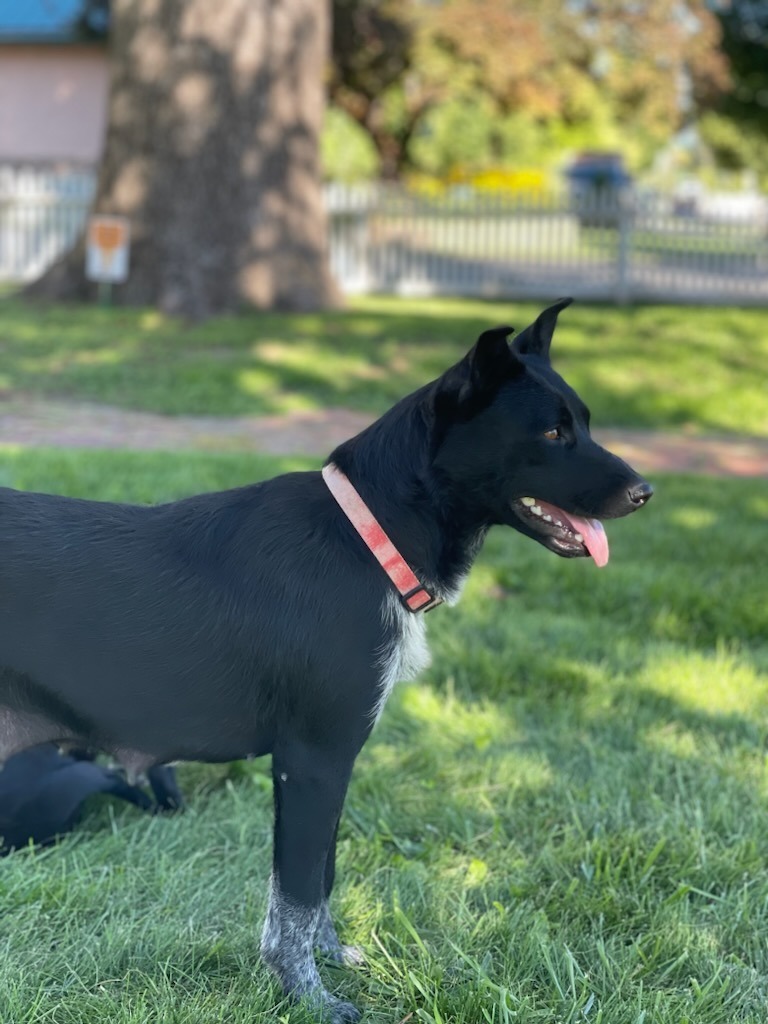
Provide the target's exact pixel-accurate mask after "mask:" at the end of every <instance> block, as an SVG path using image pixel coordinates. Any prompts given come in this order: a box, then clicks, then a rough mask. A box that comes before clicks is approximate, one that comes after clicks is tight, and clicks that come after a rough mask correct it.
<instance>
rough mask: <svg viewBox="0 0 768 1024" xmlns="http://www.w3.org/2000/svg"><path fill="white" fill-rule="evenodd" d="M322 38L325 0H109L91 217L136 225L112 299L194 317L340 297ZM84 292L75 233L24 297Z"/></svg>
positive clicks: (88, 287)
mask: <svg viewBox="0 0 768 1024" xmlns="http://www.w3.org/2000/svg"><path fill="white" fill-rule="evenodd" d="M327 37H328V12H327V9H326V6H325V3H324V0H320V2H317V0H113V3H112V29H111V47H112V52H111V73H112V84H111V91H110V103H109V125H108V130H107V138H106V147H105V152H104V157H103V160H102V164H101V167H100V173H99V180H98V187H97V196H96V200H95V205H94V212H97V213H105V214H120V215H123V216H125V217H127V218H128V219H129V221H130V228H131V257H130V259H131V270H130V275H129V278H128V281H127V282H126V283H125V284H123V285H119V286H117V292H116V294H117V298H118V301H122V302H125V303H128V304H133V305H153V306H158V307H160V308H161V309H163V310H165V311H166V312H169V313H172V314H177V315H181V316H184V317H189V318H192V319H201V318H204V317H207V316H210V315H213V314H216V313H220V312H225V311H229V310H234V309H237V308H239V307H241V306H243V305H253V306H258V307H270V308H284V309H299V310H302V309H317V308H321V307H325V306H328V305H330V304H332V303H334V301H335V300H336V297H337V293H336V289H335V287H334V285H333V282H332V279H331V276H330V272H329V269H328V262H327V253H326V221H325V215H324V211H323V205H322V194H321V178H320V167H319V149H318V133H319V130H320V125H321V119H322V112H323V100H324V97H323V92H324V88H323V76H324V70H325V59H326V47H327ZM93 289H94V286H93V285H92V284H90V283H89V282H87V281H86V280H85V277H84V239H81V240H80V241H79V242H78V243H77V245H76V246H75V248H74V249H73V250H72V251H71V252H70V253H68V254H67V255H66V256H65V257H63V258H62V259H61V260H60V261H59V262H58V263H57V264H55V265H54V266H53V267H52V268H51V269H50V270H49V271H48V272H47V273H46V274H45V275H44V276H43V277H42V278H41V279H40V280H39V281H37V282H35V283H33V284H32V285H31V286H30V288H29V291H30V292H31V293H32V294H35V295H42V296H46V297H50V298H56V299H73V298H86V297H89V296H91V295H92V294H93Z"/></svg>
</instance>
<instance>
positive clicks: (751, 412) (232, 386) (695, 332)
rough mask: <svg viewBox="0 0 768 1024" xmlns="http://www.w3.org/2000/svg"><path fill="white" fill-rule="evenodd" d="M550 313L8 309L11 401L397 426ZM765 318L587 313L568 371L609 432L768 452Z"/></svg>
mask: <svg viewBox="0 0 768 1024" xmlns="http://www.w3.org/2000/svg"><path fill="white" fill-rule="evenodd" d="M540 308H541V307H540V306H539V305H536V306H533V305H530V304H528V305H526V304H520V303H499V302H494V303H490V302H480V301H477V300H460V299H456V300H446V299H440V300H432V301H410V300H409V301H407V302H406V301H402V300H398V299H391V298H366V299H357V300H354V301H352V302H350V305H349V308H348V309H347V310H345V311H343V312H335V313H327V314H324V315H317V316H297V315H287V314H286V315H279V314H260V315H259V314H250V315H244V316H240V317H233V318H230V319H225V320H218V321H215V322H213V323H211V324H207V325H204V326H202V327H195V328H185V327H183V326H182V325H180V324H178V323H176V322H173V321H168V320H166V319H164V318H163V317H162V316H160V315H159V314H157V313H155V312H148V311H135V310H124V309H99V308H85V309H84V308H80V307H71V308H68V307H63V306H55V307H50V308H38V307H30V306H26V305H23V304H21V303H19V302H17V301H14V300H9V299H5V300H3V301H2V302H0V391H5V392H6V393H8V394H10V395H11V396H13V393H14V392H21V393H26V394H30V395H41V396H45V395H47V396H56V397H65V398H71V399H78V400H88V401H95V402H101V403H107V404H113V405H118V406H122V407H125V408H131V409H146V410H150V411H157V412H167V413H206V414H213V415H216V414H218V415H240V414H257V413H274V412H287V411H291V410H295V409H315V408H326V407H328V406H347V407H349V408H354V409H363V410H366V411H367V410H371V411H379V412H381V411H383V410H384V409H386V408H387V407H388V406H389V405H391V404H392V402H393V401H395V400H396V399H398V398H400V397H402V396H403V395H404V394H406V393H407V392H408V391H411V390H413V389H414V388H415V387H418V386H420V385H421V384H423V383H425V382H426V381H427V380H429V379H431V378H432V377H434V376H436V375H437V374H438V373H440V372H441V371H442V370H443V369H445V368H446V367H447V366H448V365H449V364H450V363H451V362H452V361H454V360H456V359H458V358H459V356H460V355H462V354H463V353H464V352H465V351H466V349H467V348H468V347H469V346H470V344H471V343H472V342H473V341H474V339H475V338H476V337H477V335H478V333H479V332H480V331H481V330H482V329H484V328H485V327H488V326H489V325H492V324H497V323H504V322H506V323H511V324H513V325H515V326H516V327H517V328H518V329H520V328H522V327H524V326H525V325H526V324H527V323H529V322H530V321H531V320H532V319H533V318H534V316H535V315H536V314H537V312H538V311H539V309H540ZM767 322H768V319H767V317H766V312H765V311H764V310H759V309H752V310H738V309H732V308H728V309H719V308H690V307H660V306H643V307H634V308H632V307H630V308H616V307H614V306H595V305H585V304H577V305H576V306H574V307H573V308H572V309H569V310H567V311H566V312H565V313H564V314H563V316H562V319H561V327H560V328H559V329H558V333H557V337H556V348H555V359H556V364H557V367H558V369H560V370H561V371H562V372H563V374H564V375H565V376H566V378H567V379H568V381H569V382H570V383H571V384H573V386H574V387H575V388H576V389H577V390H579V391H582V392H583V394H584V397H585V398H586V399H587V401H588V403H589V404H590V406H591V407H592V412H593V414H594V416H595V421H596V422H597V423H600V424H601V425H604V426H609V425H613V426H620V425H623V426H640V427H649V428H655V429H661V428H669V429H681V428H682V429H688V430H691V431H698V432H725V433H729V432H730V433H744V434H751V435H755V436H761V437H768V395H767V394H766V385H765V382H766V380H768V330H766V323H767Z"/></svg>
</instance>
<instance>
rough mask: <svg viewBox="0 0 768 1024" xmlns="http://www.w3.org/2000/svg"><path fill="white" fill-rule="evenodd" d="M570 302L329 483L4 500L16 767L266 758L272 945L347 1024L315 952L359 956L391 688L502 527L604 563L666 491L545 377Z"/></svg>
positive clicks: (2, 746)
mask: <svg viewBox="0 0 768 1024" xmlns="http://www.w3.org/2000/svg"><path fill="white" fill-rule="evenodd" d="M569 301H570V300H567V299H565V300H561V301H560V302H558V303H556V304H555V305H554V306H551V307H550V308H549V309H547V310H545V311H544V312H543V313H542V314H541V315H540V316H539V318H538V319H537V320H536V322H535V323H534V324H532V325H531V326H529V327H528V328H526V329H525V330H524V331H523V332H522V333H521V334H519V335H518V336H517V338H516V340H515V341H514V343H513V344H511V345H510V343H509V342H508V336H509V335H510V333H511V328H508V327H498V328H495V329H493V330H488V331H485V332H484V333H483V334H481V335H480V337H479V338H478V340H477V343H476V344H475V345H474V347H473V348H472V349H471V351H470V352H469V353H468V354H467V355H466V356H465V357H464V358H463V359H462V360H460V362H458V363H457V364H456V365H455V366H452V367H451V368H450V369H448V370H447V371H446V372H445V373H444V374H443V375H442V376H441V377H439V378H438V379H437V380H435V381H432V382H431V383H429V384H426V385H425V386H424V387H422V388H421V389H420V390H418V391H416V392H414V393H413V394H411V395H408V396H407V397H406V398H404V399H403V400H402V401H401V402H399V403H398V404H397V405H395V406H394V408H392V409H390V410H389V412H387V413H386V414H385V415H384V416H382V417H381V418H380V419H379V420H377V421H376V422H375V423H374V424H372V425H371V426H370V427H368V428H367V429H366V430H364V431H362V433H360V434H359V435H358V436H357V437H354V438H352V439H351V440H349V441H347V442H345V443H344V444H342V445H340V446H339V447H338V448H337V449H336V451H334V452H333V454H332V455H331V457H330V460H329V461H328V463H327V464H326V466H325V467H324V469H323V472H322V473H320V472H307V473H290V474H286V475H284V476H279V477H276V478H274V479H272V480H267V481H265V482H263V483H259V484H254V485H252V486H248V487H242V488H238V489H236V490H230V491H224V492H221V493H216V494H201V495H197V496H195V497H192V498H187V499H184V500H182V501H176V502H172V503H170V504H166V505H160V506H156V507H149V508H147V507H138V506H132V505H120V504H109V503H102V502H96V501H82V500H77V499H72V498H62V497H56V496H53V495H45V494H31V493H25V492H17V491H12V490H7V489H5V490H2V491H0V543H1V544H2V551H3V560H2V568H0V757H2V758H3V759H5V758H7V757H9V756H11V755H12V754H14V753H15V752H17V751H19V750H22V749H24V748H26V747H29V746H31V745H34V744H38V743H43V742H46V741H57V742H61V741H64V742H67V743H74V744H77V745H78V746H82V747H87V748H89V749H101V750H106V751H108V752H109V753H110V754H111V755H112V756H113V757H114V758H116V759H117V760H119V761H120V762H122V763H123V764H124V765H125V767H126V769H127V771H128V772H129V777H130V776H131V775H135V774H137V773H140V772H144V771H146V770H148V769H150V768H152V767H153V766H155V765H159V764H164V763H168V762H171V761H177V760H196V761H211V762H212V761H228V760H232V759H235V758H242V757H246V756H259V755H263V754H268V753H270V754H271V755H272V775H273V781H274V796H275V831H274V861H273V874H272V881H271V893H270V899H269V908H268V911H267V920H266V924H265V927H264V933H263V938H262V953H263V956H264V959H265V961H266V962H267V964H268V965H269V966H270V967H271V968H272V970H273V971H274V972H275V973H276V974H277V976H278V978H279V979H280V982H281V983H282V985H283V988H284V990H285V991H286V993H288V994H289V995H290V996H291V997H293V998H295V999H301V998H306V999H308V1000H309V1001H310V1002H311V1003H312V1004H313V1005H314V1006H315V1008H316V1009H317V1011H318V1013H319V1014H320V1015H321V1016H322V1017H323V1019H324V1020H327V1021H331V1022H333V1024H342V1022H346V1021H354V1020H357V1019H358V1017H359V1013H358V1011H357V1009H356V1008H355V1007H354V1006H352V1005H351V1004H350V1003H348V1002H345V1001H342V1000H341V999H338V998H336V997H335V996H333V995H331V994H330V993H329V992H328V991H327V990H326V989H325V987H324V986H323V983H322V981H321V979H320V975H319V973H318V970H317V966H316V963H315V959H314V950H315V949H320V950H321V951H322V952H323V953H325V954H326V955H328V956H330V957H332V958H335V959H337V960H341V959H343V956H344V950H343V948H342V946H341V943H340V942H339V939H338V937H337V934H336V931H335V928H334V926H333V923H332V920H331V916H330V913H329V910H328V899H329V896H330V894H331V889H332V887H333V881H334V855H335V844H336V834H337V830H338V825H339V818H340V815H341V811H342V806H343V803H344V798H345V794H346V790H347V784H348V782H349V778H350V775H351V772H352V767H353V765H354V762H355V758H356V757H357V755H358V753H359V752H360V749H361V748H362V746H363V744H364V743H365V741H366V739H367V738H368V736H369V734H370V732H371V730H372V728H373V726H374V723H375V722H376V719H377V718H378V717H379V715H380V714H381V712H382V709H383V708H384V705H385V703H386V700H387V697H388V695H389V693H390V691H391V689H392V687H393V685H394V684H395V682H396V681H397V680H398V679H402V678H405V677H410V676H413V675H415V674H416V673H418V671H419V670H420V669H421V668H423V667H424V666H425V664H426V663H427V661H428V652H427V646H426V641H425V618H424V613H425V612H426V611H428V610H429V609H431V608H434V607H435V606H437V605H438V604H440V603H445V604H448V605H450V604H453V603H455V601H456V600H458V597H459V594H460V592H461V587H462V583H463V581H464V579H465V577H466V575H467V573H468V572H469V570H470V567H471V565H472V562H473V561H474V559H475V557H476V555H477V553H478V551H479V550H480V547H481V545H482V542H483V539H484V537H485V535H486V533H487V531H488V530H489V529H490V527H492V526H495V525H505V526H509V527H512V528H513V529H515V530H517V531H519V532H520V533H522V534H524V535H525V536H527V537H530V538H532V539H534V540H536V541H538V542H539V543H540V544H543V545H544V546H545V547H546V548H548V549H549V550H550V551H553V552H555V553H556V554H559V555H561V556H563V557H568V558H578V557H585V556H591V557H592V558H593V560H594V561H595V562H596V563H597V565H604V564H605V563H606V562H607V560H608V541H607V539H606V535H605V531H604V528H603V525H602V521H603V520H607V519H613V518H617V517H619V516H625V515H627V514H628V513H630V512H634V511H635V510H636V509H638V508H640V507H641V506H642V505H643V504H645V502H646V501H647V500H648V498H649V497H650V496H651V494H652V490H651V487H650V486H649V484H647V483H646V482H645V481H644V480H643V479H641V478H640V477H639V476H638V475H637V473H635V472H634V471H633V470H632V469H631V468H630V467H629V466H628V465H627V464H626V463H625V462H623V461H622V460H621V459H619V458H617V457H616V456H615V455H613V454H611V453H610V452H607V451H605V450H604V449H603V448H601V447H600V446H599V445H597V444H596V443H595V442H594V441H593V440H592V439H591V437H590V434H589V413H588V410H587V408H586V406H585V405H584V403H583V402H582V400H581V399H580V398H579V396H578V395H577V394H576V393H575V392H574V391H573V390H572V389H571V388H570V387H569V386H568V385H567V384H566V383H565V381H564V380H562V378H561V377H559V376H558V375H557V374H556V373H555V371H554V370H553V369H552V367H551V365H550V361H549V348H550V342H551V339H552V335H553V332H554V329H555V325H556V322H557V316H558V314H559V312H560V311H561V310H562V309H563V308H564V307H565V306H567V305H568V303H569Z"/></svg>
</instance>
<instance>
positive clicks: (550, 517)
mask: <svg viewBox="0 0 768 1024" xmlns="http://www.w3.org/2000/svg"><path fill="white" fill-rule="evenodd" d="M544 521H545V522H547V523H551V522H552V516H544Z"/></svg>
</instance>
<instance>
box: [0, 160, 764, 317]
mask: <svg viewBox="0 0 768 1024" xmlns="http://www.w3.org/2000/svg"><path fill="white" fill-rule="evenodd" d="M93 189H94V183H93V175H92V173H91V172H89V171H78V172H73V171H69V172H66V173H63V172H62V173H54V172H51V171H50V170H39V169H18V168H2V167H0V280H2V279H5V280H11V281H24V280H28V279H31V278H33V277H35V276H36V275H37V274H39V273H40V272H41V271H42V270H43V269H44V268H45V267H46V266H48V265H49V264H50V263H51V262H52V260H53V259H55V257H56V256H57V255H58V254H59V253H61V252H62V251H64V250H65V249H66V248H67V247H68V246H69V245H71V243H72V242H73V240H74V239H75V237H76V236H77V234H78V232H79V230H80V229H81V228H82V225H83V222H84V219H85V217H86V214H87V211H88V207H89V204H90V202H91V199H92V196H93ZM326 198H327V206H328V211H329V219H330V260H331V265H332V268H333V271H334V274H335V276H336V278H337V280H338V282H339V284H340V286H341V288H342V290H344V291H345V292H347V293H366V292H385V293H394V294H401V295H476V296H482V297H487V298H550V297H552V296H558V295H562V294H568V295H573V296H576V297H579V298H588V299H595V300H603V301H614V302H629V301H637V300H640V301H665V302H696V303H700V302H711V303H714V302H718V303H721V302H722V303H738V304H750V303H755V304H766V305H768V200H766V198H765V197H761V196H752V195H741V196H735V195H723V196H712V195H709V196H692V197H688V198H682V199H678V200H677V201H675V200H673V199H671V198H669V197H666V196H659V195H644V194H642V193H641V192H638V191H625V192H623V193H621V194H617V193H615V192H612V193H607V194H591V195H590V194H589V193H588V194H586V195H582V196H580V197H576V196H573V195H569V194H568V193H567V192H566V191H560V192H551V193H548V194H536V195H512V196H510V195H508V194H500V193H496V194H489V193H478V192H476V191H472V190H469V189H467V188H456V189H453V190H451V191H446V192H445V193H443V194H440V195H438V196H424V195H417V194H414V193H409V192H407V191H405V190H404V189H402V188H398V187H394V186H392V187H390V186H384V185H375V186H361V187H345V186H339V185H331V186H329V187H328V189H327V194H326Z"/></svg>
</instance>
